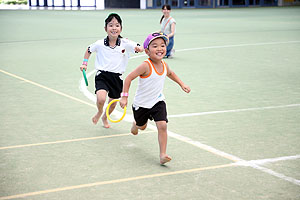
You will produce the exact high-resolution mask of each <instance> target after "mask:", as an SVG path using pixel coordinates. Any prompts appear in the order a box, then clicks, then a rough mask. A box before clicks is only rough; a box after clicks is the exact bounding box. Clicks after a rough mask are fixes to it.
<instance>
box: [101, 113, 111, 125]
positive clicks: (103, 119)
mask: <svg viewBox="0 0 300 200" xmlns="http://www.w3.org/2000/svg"><path fill="white" fill-rule="evenodd" d="M102 122H103V127H104V128H110V124H109V123H108V121H107V117H105V115H103V117H102Z"/></svg>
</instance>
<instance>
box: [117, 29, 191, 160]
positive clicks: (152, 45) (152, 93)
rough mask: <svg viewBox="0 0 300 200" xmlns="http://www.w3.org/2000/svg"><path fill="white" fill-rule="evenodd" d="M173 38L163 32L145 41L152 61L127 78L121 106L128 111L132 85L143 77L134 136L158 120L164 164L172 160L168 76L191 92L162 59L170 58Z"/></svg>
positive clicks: (183, 88)
mask: <svg viewBox="0 0 300 200" xmlns="http://www.w3.org/2000/svg"><path fill="white" fill-rule="evenodd" d="M168 42H169V39H168V37H167V36H166V35H165V34H163V33H152V34H149V35H148V37H147V38H146V40H145V42H144V49H145V52H146V54H147V55H148V56H149V58H148V59H147V60H146V61H144V62H143V63H142V64H141V65H139V66H138V67H137V68H136V69H135V70H133V71H132V72H131V73H130V74H129V75H128V76H127V77H126V79H125V81H124V86H123V92H122V94H123V95H122V98H121V100H120V106H121V107H122V108H124V107H125V106H126V105H127V103H128V91H129V88H130V85H131V82H132V81H133V80H134V79H135V78H137V77H139V82H138V87H137V91H136V94H135V97H134V102H133V106H132V110H133V116H134V122H133V124H132V127H131V133H132V134H133V135H137V134H138V130H139V129H140V130H145V128H146V127H147V123H148V119H150V120H153V119H154V121H155V123H156V127H157V130H158V142H159V149H160V155H159V156H160V164H162V165H163V164H165V163H166V162H169V161H171V157H170V156H168V155H167V153H166V150H167V137H168V135H167V122H168V119H167V108H166V103H165V97H164V95H163V88H164V82H165V77H166V76H167V77H169V78H170V79H171V80H173V81H174V82H176V83H177V84H178V85H179V86H180V87H181V88H182V90H183V91H185V92H186V93H189V92H190V91H191V89H190V87H189V86H187V85H185V84H184V83H183V82H182V81H181V80H180V78H179V77H178V76H177V75H176V74H175V73H174V72H173V71H172V70H171V69H170V68H169V66H168V64H167V63H165V62H164V61H163V60H162V59H163V57H164V56H165V55H166V52H167V48H166V46H167V45H168Z"/></svg>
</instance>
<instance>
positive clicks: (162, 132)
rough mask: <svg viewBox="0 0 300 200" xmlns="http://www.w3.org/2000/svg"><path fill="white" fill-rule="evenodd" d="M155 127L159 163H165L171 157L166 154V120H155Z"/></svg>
mask: <svg viewBox="0 0 300 200" xmlns="http://www.w3.org/2000/svg"><path fill="white" fill-rule="evenodd" d="M156 127H157V130H158V143H159V151H160V155H159V157H160V164H162V165H163V164H165V163H167V162H170V161H171V160H172V158H171V157H170V156H168V155H167V153H166V151H167V141H168V133H167V122H166V121H158V122H156Z"/></svg>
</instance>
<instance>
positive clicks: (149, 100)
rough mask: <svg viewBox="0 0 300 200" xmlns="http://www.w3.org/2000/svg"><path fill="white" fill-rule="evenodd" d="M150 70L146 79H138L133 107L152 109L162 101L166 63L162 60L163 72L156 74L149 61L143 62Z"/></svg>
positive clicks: (163, 97)
mask: <svg viewBox="0 0 300 200" xmlns="http://www.w3.org/2000/svg"><path fill="white" fill-rule="evenodd" d="M145 62H147V63H148V65H149V68H150V73H149V75H148V76H146V77H141V76H140V77H139V82H138V87H137V90H136V94H135V97H134V101H133V107H135V108H138V107H143V108H152V107H153V106H154V105H155V104H156V103H157V102H159V101H163V100H164V99H165V96H164V94H163V88H164V83H165V78H166V75H167V67H166V63H165V62H164V61H163V60H162V61H161V62H162V65H163V71H162V72H161V73H158V72H157V70H156V69H155V66H154V65H153V63H152V62H151V60H150V59H147V60H145Z"/></svg>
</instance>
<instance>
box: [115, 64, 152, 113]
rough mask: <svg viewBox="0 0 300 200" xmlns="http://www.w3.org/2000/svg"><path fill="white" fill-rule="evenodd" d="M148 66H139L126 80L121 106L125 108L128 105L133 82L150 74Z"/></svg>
mask: <svg viewBox="0 0 300 200" xmlns="http://www.w3.org/2000/svg"><path fill="white" fill-rule="evenodd" d="M149 71H150V70H149V67H148V64H147V63H145V62H143V63H142V64H141V65H140V66H138V67H137V68H136V69H135V70H133V71H132V72H131V73H130V74H128V76H127V77H126V78H125V81H124V85H123V90H122V95H121V99H120V106H121V108H124V107H125V106H127V103H128V92H129V88H130V85H131V82H132V81H133V80H134V79H136V78H137V77H138V76H146V75H147V74H148V73H149Z"/></svg>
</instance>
